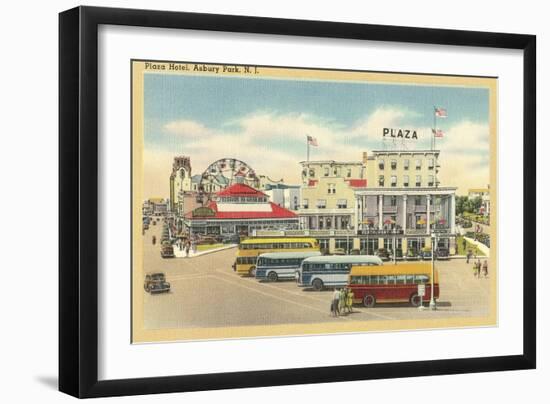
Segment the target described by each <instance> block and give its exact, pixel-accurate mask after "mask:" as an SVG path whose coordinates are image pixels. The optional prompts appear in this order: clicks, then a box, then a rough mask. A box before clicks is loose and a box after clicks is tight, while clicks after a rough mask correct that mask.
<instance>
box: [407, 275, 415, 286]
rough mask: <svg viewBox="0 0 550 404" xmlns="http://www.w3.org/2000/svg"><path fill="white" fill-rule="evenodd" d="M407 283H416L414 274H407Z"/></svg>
mask: <svg viewBox="0 0 550 404" xmlns="http://www.w3.org/2000/svg"><path fill="white" fill-rule="evenodd" d="M405 283H406V284H407V285H411V284H413V283H414V275H407V280H406V282H405Z"/></svg>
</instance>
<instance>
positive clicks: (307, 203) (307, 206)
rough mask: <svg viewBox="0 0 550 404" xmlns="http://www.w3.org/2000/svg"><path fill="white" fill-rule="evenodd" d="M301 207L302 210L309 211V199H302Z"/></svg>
mask: <svg viewBox="0 0 550 404" xmlns="http://www.w3.org/2000/svg"><path fill="white" fill-rule="evenodd" d="M302 206H303V207H304V209H309V199H302Z"/></svg>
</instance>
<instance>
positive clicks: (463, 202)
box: [455, 196, 468, 215]
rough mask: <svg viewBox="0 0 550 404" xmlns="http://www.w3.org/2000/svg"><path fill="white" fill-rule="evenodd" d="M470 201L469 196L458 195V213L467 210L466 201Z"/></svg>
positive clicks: (456, 205) (456, 206)
mask: <svg viewBox="0 0 550 404" xmlns="http://www.w3.org/2000/svg"><path fill="white" fill-rule="evenodd" d="M467 202H468V197H467V196H457V197H456V200H455V209H456V214H457V215H461V214H463V213H464V211H465V207H466V203H467Z"/></svg>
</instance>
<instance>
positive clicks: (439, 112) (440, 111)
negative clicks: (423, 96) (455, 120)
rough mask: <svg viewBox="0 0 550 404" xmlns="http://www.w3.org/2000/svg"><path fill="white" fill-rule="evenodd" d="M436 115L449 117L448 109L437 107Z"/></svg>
mask: <svg viewBox="0 0 550 404" xmlns="http://www.w3.org/2000/svg"><path fill="white" fill-rule="evenodd" d="M435 116H437V117H438V118H447V110H446V109H445V108H437V107H436V108H435Z"/></svg>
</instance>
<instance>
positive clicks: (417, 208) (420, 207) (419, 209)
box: [414, 205, 427, 212]
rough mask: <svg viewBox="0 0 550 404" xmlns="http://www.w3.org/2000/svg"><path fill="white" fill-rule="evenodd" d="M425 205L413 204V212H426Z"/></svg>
mask: <svg viewBox="0 0 550 404" xmlns="http://www.w3.org/2000/svg"><path fill="white" fill-rule="evenodd" d="M426 209H427V206H426V205H415V207H414V211H415V212H426Z"/></svg>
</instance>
